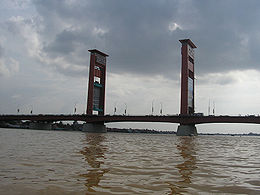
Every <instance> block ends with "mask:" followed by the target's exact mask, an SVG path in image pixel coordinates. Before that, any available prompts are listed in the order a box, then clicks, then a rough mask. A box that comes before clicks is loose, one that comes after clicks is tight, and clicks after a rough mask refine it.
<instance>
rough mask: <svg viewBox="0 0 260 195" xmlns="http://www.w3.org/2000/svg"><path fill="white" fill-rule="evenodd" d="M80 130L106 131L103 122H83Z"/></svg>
mask: <svg viewBox="0 0 260 195" xmlns="http://www.w3.org/2000/svg"><path fill="white" fill-rule="evenodd" d="M82 131H84V132H91V133H106V132H107V129H106V125H104V123H84V124H83V127H82Z"/></svg>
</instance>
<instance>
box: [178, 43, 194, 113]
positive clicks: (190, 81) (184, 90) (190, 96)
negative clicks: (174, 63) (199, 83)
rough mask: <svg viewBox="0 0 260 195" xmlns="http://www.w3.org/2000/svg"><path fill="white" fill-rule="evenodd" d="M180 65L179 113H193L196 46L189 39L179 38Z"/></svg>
mask: <svg viewBox="0 0 260 195" xmlns="http://www.w3.org/2000/svg"><path fill="white" fill-rule="evenodd" d="M180 42H181V44H182V47H181V55H182V66H181V114H183V115H190V114H193V113H194V48H197V47H196V46H195V45H194V43H192V41H191V40H190V39H183V40H180Z"/></svg>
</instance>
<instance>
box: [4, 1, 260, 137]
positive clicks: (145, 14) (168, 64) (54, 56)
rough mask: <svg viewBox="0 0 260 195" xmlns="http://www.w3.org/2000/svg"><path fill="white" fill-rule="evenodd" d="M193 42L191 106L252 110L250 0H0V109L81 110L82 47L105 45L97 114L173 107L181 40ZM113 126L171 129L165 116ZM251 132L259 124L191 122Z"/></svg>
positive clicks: (256, 45) (258, 18)
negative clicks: (102, 98) (102, 101)
mask: <svg viewBox="0 0 260 195" xmlns="http://www.w3.org/2000/svg"><path fill="white" fill-rule="evenodd" d="M185 38H190V39H191V40H192V41H193V42H194V43H195V44H196V46H197V49H196V50H195V74H196V90H195V93H196V97H195V102H196V103H195V104H196V108H195V109H196V112H203V113H205V114H206V115H207V114H208V105H209V102H210V105H211V113H212V108H213V104H215V111H216V114H217V115H239V114H241V115H247V114H256V115H258V114H260V85H259V84H260V1H258V0H250V1H244V0H211V1H204V0H196V1H195V0H194V1H192V0H131V1H126V0H125V1H124V0H84V1H83V0H82V1H80V0H64V1H61V0H1V2H0V114H15V113H17V109H18V108H19V109H20V112H21V113H25V114H28V113H29V112H30V110H32V109H33V113H35V114H39V113H43V114H44V113H54V114H57V113H64V114H70V113H72V112H73V109H74V106H75V105H76V107H77V113H80V114H81V113H83V112H85V109H86V91H87V82H88V67H89V52H88V49H93V48H97V49H99V50H101V51H103V52H105V53H107V54H109V58H108V62H107V71H108V72H107V88H106V113H107V114H113V109H114V106H116V107H117V114H121V113H123V112H124V109H125V105H127V112H128V114H130V115H134V114H138V115H140V114H151V105H152V102H153V104H154V110H155V111H154V113H155V114H159V110H160V107H161V105H162V107H163V113H164V114H177V113H179V110H180V108H179V107H180V63H181V55H180V48H181V44H180V43H179V41H178V40H180V39H185ZM109 126H115V127H138V128H154V129H169V130H176V127H177V126H176V125H173V124H143V123H130V124H129V123H121V124H110V125H109ZM197 128H198V131H199V132H227V131H228V132H231V133H233V132H237V133H239V132H250V131H253V132H258V133H260V126H259V125H241V124H231V125H230V124H211V125H198V126H197Z"/></svg>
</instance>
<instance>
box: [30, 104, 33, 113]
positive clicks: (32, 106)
mask: <svg viewBox="0 0 260 195" xmlns="http://www.w3.org/2000/svg"><path fill="white" fill-rule="evenodd" d="M31 108H32V109H31V112H30V113H31V114H32V113H33V105H31Z"/></svg>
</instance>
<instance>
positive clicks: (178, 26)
mask: <svg viewBox="0 0 260 195" xmlns="http://www.w3.org/2000/svg"><path fill="white" fill-rule="evenodd" d="M168 29H169V31H170V32H173V31H175V30H177V29H180V30H182V27H181V26H180V25H179V24H177V23H175V22H172V23H170V24H169V26H168Z"/></svg>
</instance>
